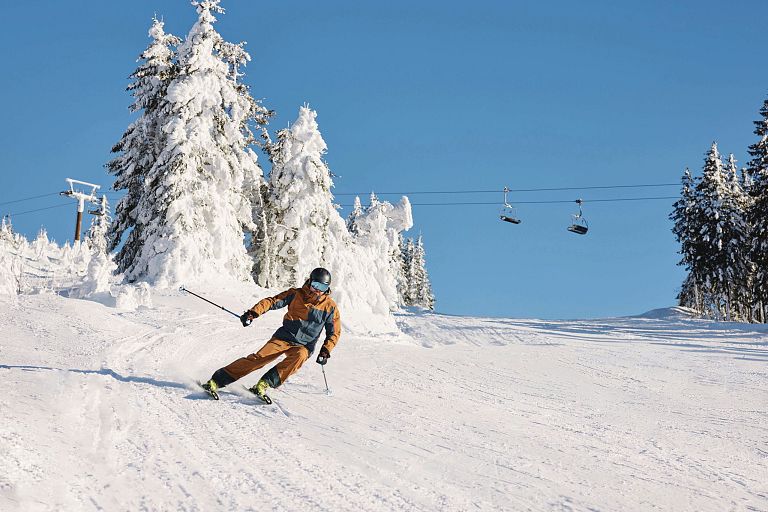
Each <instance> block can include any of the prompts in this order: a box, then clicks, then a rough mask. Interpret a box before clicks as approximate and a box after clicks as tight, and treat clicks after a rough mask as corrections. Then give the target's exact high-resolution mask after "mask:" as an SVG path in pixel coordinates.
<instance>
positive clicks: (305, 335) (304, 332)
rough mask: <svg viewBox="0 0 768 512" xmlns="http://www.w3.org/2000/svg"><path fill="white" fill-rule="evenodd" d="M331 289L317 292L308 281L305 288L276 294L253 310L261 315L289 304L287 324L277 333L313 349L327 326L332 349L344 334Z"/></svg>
mask: <svg viewBox="0 0 768 512" xmlns="http://www.w3.org/2000/svg"><path fill="white" fill-rule="evenodd" d="M330 293H331V290H328V291H327V292H325V293H323V294H317V293H316V292H315V291H313V290H312V289H311V288H310V287H309V282H307V283H305V284H304V286H302V287H301V288H291V289H290V290H286V291H284V292H282V293H279V294H277V295H275V296H274V297H269V298H266V299H262V300H260V301H259V302H257V303H256V304H255V305H254V306H253V307H252V308H251V309H250V311H251V313H253V315H254V316H257V317H258V316H261V315H263V314H264V313H266V312H267V311H270V310H272V309H280V308H283V307H285V306H288V311H287V312H286V313H285V316H284V317H283V325H282V327H280V328H279V329H278V330H277V331H275V334H274V335H273V337H274V338H277V339H279V340H283V341H287V342H289V343H295V344H298V345H304V346H305V347H307V350H309V352H310V353H312V351H313V350H315V344H316V343H317V340H318V338H320V333H321V332H322V330H323V327H325V341H324V342H323V346H324V347H325V348H326V349H328V352H331V351H332V350H333V347H334V346H336V343H338V341H339V336H341V316H340V315H339V307H338V306H337V305H336V302H334V300H333V299H332V298H331V297H330Z"/></svg>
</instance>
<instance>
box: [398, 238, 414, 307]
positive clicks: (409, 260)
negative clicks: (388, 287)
mask: <svg viewBox="0 0 768 512" xmlns="http://www.w3.org/2000/svg"><path fill="white" fill-rule="evenodd" d="M400 247H401V253H400V254H401V255H400V258H401V261H402V270H401V273H402V279H401V282H400V283H398V284H399V286H398V293H399V295H400V301H401V302H402V304H403V305H404V306H411V305H413V296H412V290H411V281H412V276H413V253H414V250H415V245H414V243H413V238H405V239H403V240H402V241H401V244H400Z"/></svg>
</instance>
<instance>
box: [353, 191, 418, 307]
mask: <svg viewBox="0 0 768 512" xmlns="http://www.w3.org/2000/svg"><path fill="white" fill-rule="evenodd" d="M412 226H413V213H412V211H411V203H410V201H409V200H408V198H407V197H405V196H403V197H402V198H401V199H400V202H399V203H398V204H396V205H393V204H392V203H390V202H389V201H381V200H379V198H378V197H376V194H375V193H371V197H370V204H369V205H368V206H367V207H366V208H365V209H364V210H363V211H362V212H361V213H360V214H359V215H357V217H356V219H355V231H356V235H355V237H354V241H355V243H356V244H357V245H359V246H360V247H363V248H365V249H367V250H370V251H371V252H373V253H374V254H376V255H378V256H377V257H376V260H375V262H374V266H375V268H374V269H372V271H371V273H372V275H374V276H376V280H377V282H378V285H379V286H380V287H381V290H382V292H383V293H384V295H385V296H386V297H387V301H388V303H389V304H390V307H391V308H392V309H396V308H398V307H400V306H403V305H406V304H405V303H404V301H403V299H402V297H403V294H402V292H401V288H402V286H403V283H402V282H401V281H404V280H405V278H404V277H403V276H402V275H401V274H402V272H403V262H402V250H401V245H400V244H401V240H402V236H401V233H402V232H403V231H407V230H409V229H410V228H411V227H412Z"/></svg>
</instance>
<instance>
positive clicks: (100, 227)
mask: <svg viewBox="0 0 768 512" xmlns="http://www.w3.org/2000/svg"><path fill="white" fill-rule="evenodd" d="M91 213H92V214H93V219H92V220H91V227H90V228H89V229H88V232H87V233H86V234H85V244H86V246H88V248H89V249H90V250H91V251H92V252H97V253H104V254H106V252H107V246H108V241H107V234H108V232H109V227H110V225H111V223H112V218H111V216H110V214H109V203H108V202H107V196H105V195H104V196H101V204H100V205H99V209H98V210H97V211H95V212H91Z"/></svg>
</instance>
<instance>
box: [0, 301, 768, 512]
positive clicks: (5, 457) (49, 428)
mask: <svg viewBox="0 0 768 512" xmlns="http://www.w3.org/2000/svg"><path fill="white" fill-rule="evenodd" d="M221 298H223V299H225V300H226V297H221ZM214 299H216V297H214ZM244 303H248V300H244ZM672 311H673V313H670V314H669V315H666V316H664V315H660V316H658V317H657V316H654V315H648V316H643V317H632V318H617V319H605V320H580V321H544V320H514V319H491V318H469V317H451V316H442V315H435V314H402V315H399V316H398V317H397V321H398V324H399V326H400V328H401V330H402V331H403V332H404V333H405V336H403V337H402V338H401V339H399V340H396V341H393V340H391V339H388V340H387V341H382V340H381V339H375V338H370V337H356V336H353V335H344V336H343V337H342V340H341V342H340V344H339V346H338V350H336V351H334V354H333V357H332V359H331V361H330V364H329V365H328V366H327V367H326V370H327V374H328V380H329V385H330V386H331V388H332V390H333V393H332V394H331V395H330V396H329V395H326V393H325V388H324V384H323V379H322V374H321V372H320V369H319V367H318V366H317V365H316V364H314V362H313V358H311V359H310V360H309V361H308V362H307V363H306V364H305V367H304V368H302V369H301V370H300V371H299V372H298V373H297V374H296V375H294V376H293V377H292V378H291V380H290V381H289V382H288V383H286V384H285V385H284V386H283V387H281V388H280V389H278V390H273V391H272V396H273V398H274V399H275V400H276V403H277V404H278V405H277V406H265V405H262V404H260V403H259V402H258V401H257V400H255V399H254V398H253V397H252V396H250V394H249V393H248V392H247V391H245V390H244V389H242V387H241V386H240V385H239V384H240V383H237V384H235V385H232V386H230V387H228V388H226V389H225V390H224V391H223V392H222V399H221V400H220V401H218V402H216V401H212V400H209V399H207V398H206V397H205V395H204V394H203V393H202V392H201V391H200V390H199V389H198V388H197V386H196V384H195V383H194V381H195V380H196V379H207V378H208V376H209V375H210V374H211V373H212V371H214V370H215V369H216V368H218V367H220V366H222V365H224V364H226V363H228V362H230V361H231V360H233V359H234V358H237V357H240V356H242V355H246V354H248V353H250V352H253V351H255V350H257V349H258V348H259V347H260V346H261V345H262V344H263V342H264V341H266V340H267V339H268V338H269V336H270V335H271V333H272V332H273V331H274V329H275V327H276V326H277V325H278V324H279V322H280V319H281V316H282V315H281V314H280V312H273V313H271V314H269V315H265V316H264V317H263V318H260V319H258V320H257V321H256V322H255V323H254V325H253V326H251V327H250V328H248V329H243V328H242V327H241V326H240V325H239V323H238V322H237V320H236V319H234V318H231V317H229V316H228V315H226V314H221V313H220V312H218V311H216V310H215V309H212V308H211V307H209V306H207V305H205V304H199V303H196V302H193V301H192V300H190V299H189V298H185V297H181V296H179V295H178V294H176V295H174V294H169V295H166V296H161V297H156V298H155V307H154V308H152V309H146V308H141V309H139V310H137V311H133V312H120V311H118V310H115V309H110V308H107V307H104V306H102V305H100V304H97V303H94V302H88V301H80V300H74V299H65V298H61V297H57V296H55V295H37V296H21V297H19V299H18V301H15V302H8V303H7V304H4V307H3V308H2V310H0V325H1V326H2V332H3V336H2V342H1V343H0V353H2V360H1V361H0V377H2V378H3V382H4V383H5V384H6V387H7V389H11V390H13V392H11V393H6V394H4V396H3V398H2V401H0V416H2V418H3V422H2V427H0V464H1V465H2V466H1V467H2V469H3V470H2V472H0V509H2V510H24V511H36V510H40V511H47V510H89V511H90V510H185V511H207V510H225V509H226V510H253V511H256V510H259V511H263V510H275V511H278V510H302V511H303V510H328V511H330V510H349V511H360V510H393V511H394V510H397V511H400V510H552V511H614V510H633V511H634V510H692V511H693V510H696V511H707V510H711V511H723V510H752V511H766V510H768V469H767V468H768V441H766V440H768V412H767V411H768V407H766V406H768V393H767V391H768V380H767V379H766V377H768V370H766V362H768V335H766V328H765V327H764V326H745V325H741V324H715V323H711V322H705V321H697V320H691V319H686V318H685V317H684V316H683V315H679V314H674V310H672ZM261 373H262V371H257V372H255V373H254V374H252V375H249V376H248V377H246V378H244V379H243V380H242V381H241V382H242V383H243V384H245V385H251V384H253V383H254V382H255V381H256V380H257V379H258V377H259V376H260V375H261Z"/></svg>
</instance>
